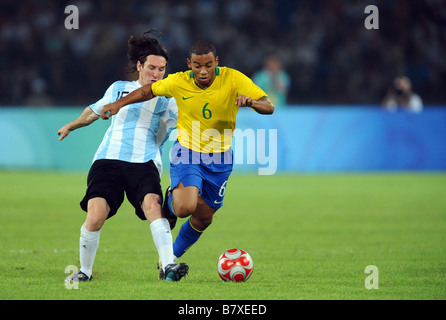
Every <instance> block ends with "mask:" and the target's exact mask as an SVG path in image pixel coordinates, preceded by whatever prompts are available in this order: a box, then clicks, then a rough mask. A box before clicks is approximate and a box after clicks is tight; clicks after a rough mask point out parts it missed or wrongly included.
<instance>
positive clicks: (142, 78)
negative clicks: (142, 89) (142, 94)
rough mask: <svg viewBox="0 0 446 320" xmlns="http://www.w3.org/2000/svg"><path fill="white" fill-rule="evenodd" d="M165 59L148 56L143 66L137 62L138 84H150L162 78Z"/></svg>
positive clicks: (164, 71) (164, 69)
mask: <svg viewBox="0 0 446 320" xmlns="http://www.w3.org/2000/svg"><path fill="white" fill-rule="evenodd" d="M166 65H167V61H166V58H164V57H162V56H155V55H150V56H148V57H147V58H146V61H145V62H144V64H143V65H141V63H140V62H139V61H138V63H137V64H136V68H137V70H138V71H139V82H140V83H141V85H143V86H144V85H146V84H152V83H154V82H156V81H158V80H161V79H162V78H164V74H165V73H166Z"/></svg>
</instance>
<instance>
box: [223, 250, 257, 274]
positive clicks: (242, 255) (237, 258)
mask: <svg viewBox="0 0 446 320" xmlns="http://www.w3.org/2000/svg"><path fill="white" fill-rule="evenodd" d="M253 270H254V264H253V262H252V259H251V256H250V255H249V254H248V252H246V251H244V250H241V249H230V250H227V251H225V252H223V254H222V255H221V256H220V258H218V262H217V271H218V275H219V276H220V278H221V279H222V280H223V281H234V282H243V281H246V280H248V279H249V277H250V276H251V274H252V271H253Z"/></svg>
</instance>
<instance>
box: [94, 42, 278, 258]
mask: <svg viewBox="0 0 446 320" xmlns="http://www.w3.org/2000/svg"><path fill="white" fill-rule="evenodd" d="M187 64H188V67H189V68H190V70H188V71H185V72H178V73H174V74H170V75H169V76H168V77H167V78H165V79H163V80H159V81H157V82H155V83H153V84H151V85H146V86H143V87H141V88H139V89H138V90H135V91H133V92H131V93H130V94H128V95H127V96H125V97H123V98H121V99H119V100H117V101H116V102H114V103H112V104H109V105H106V106H104V108H103V109H102V112H101V117H102V118H103V119H108V118H109V117H111V116H112V115H114V114H116V113H118V111H119V109H120V108H122V107H123V106H125V105H128V104H131V103H135V102H141V101H145V100H148V99H151V98H153V97H154V96H165V97H168V98H170V97H175V100H176V102H177V105H178V121H177V138H178V140H177V141H176V142H175V144H174V145H173V147H172V150H171V165H170V176H171V186H170V187H169V188H168V190H167V192H166V197H165V199H164V206H163V211H164V214H165V216H166V218H168V219H169V221H170V222H171V228H173V227H174V226H175V222H176V218H177V217H180V218H186V217H189V216H190V218H189V220H188V221H187V222H186V223H184V224H183V225H182V227H181V229H180V231H179V234H178V236H177V238H176V240H175V242H174V245H173V246H174V255H175V256H176V257H180V256H182V255H183V254H184V252H186V250H187V249H188V248H189V247H190V246H192V245H193V244H194V243H195V242H196V241H197V240H198V238H199V237H200V236H201V234H202V233H203V231H204V230H205V229H206V228H207V227H208V226H209V225H210V224H211V223H212V219H213V215H214V213H215V212H216V211H217V210H218V209H219V208H220V207H221V206H222V205H223V198H224V194H225V190H226V184H227V181H228V178H229V175H230V174H231V172H232V159H233V157H232V149H231V142H232V133H233V130H234V129H235V124H236V115H237V112H238V110H239V107H250V108H252V109H254V110H255V111H256V112H258V113H260V114H272V113H273V112H274V105H273V104H272V103H271V101H270V100H269V99H268V96H267V94H266V93H265V92H264V91H263V90H262V89H260V88H259V87H258V86H257V85H255V84H254V83H253V82H252V81H251V79H249V78H248V77H247V76H245V75H244V74H242V73H241V72H239V71H237V70H235V69H231V68H227V67H219V66H218V56H217V52H216V49H215V47H214V45H213V44H211V43H210V42H207V41H203V40H200V41H197V42H196V43H194V44H193V45H192V46H191V47H190V49H189V57H188V59H187Z"/></svg>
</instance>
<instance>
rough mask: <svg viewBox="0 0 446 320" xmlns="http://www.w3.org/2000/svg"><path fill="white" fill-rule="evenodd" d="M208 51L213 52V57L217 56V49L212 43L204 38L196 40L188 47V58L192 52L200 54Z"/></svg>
mask: <svg viewBox="0 0 446 320" xmlns="http://www.w3.org/2000/svg"><path fill="white" fill-rule="evenodd" d="M208 53H213V54H214V57H217V49H215V46H214V45H213V44H212V43H210V42H209V41H206V40H198V41H196V42H195V43H193V44H192V45H191V46H190V48H189V59H190V58H191V57H192V55H193V54H196V55H197V56H201V55H203V54H208Z"/></svg>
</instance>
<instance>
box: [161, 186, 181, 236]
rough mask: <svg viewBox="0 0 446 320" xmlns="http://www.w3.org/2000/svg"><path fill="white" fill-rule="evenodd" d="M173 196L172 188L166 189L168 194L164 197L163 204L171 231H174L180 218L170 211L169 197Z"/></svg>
mask: <svg viewBox="0 0 446 320" xmlns="http://www.w3.org/2000/svg"><path fill="white" fill-rule="evenodd" d="M170 194H171V190H170V186H169V187H167V189H166V194H165V196H164V204H163V214H164V217H165V218H166V219H167V221H169V225H170V230H173V228H175V225H176V223H177V219H178V217H177V216H176V215H174V214H173V213H172V212H170V209H169V195H170Z"/></svg>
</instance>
